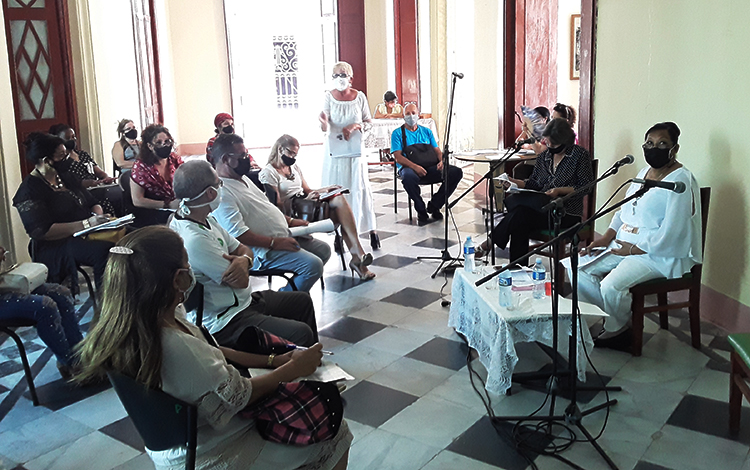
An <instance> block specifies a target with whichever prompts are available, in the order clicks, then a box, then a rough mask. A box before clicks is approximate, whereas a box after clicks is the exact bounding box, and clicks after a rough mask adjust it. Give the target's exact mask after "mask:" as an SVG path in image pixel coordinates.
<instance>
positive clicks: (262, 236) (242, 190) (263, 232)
mask: <svg viewBox="0 0 750 470" xmlns="http://www.w3.org/2000/svg"><path fill="white" fill-rule="evenodd" d="M212 154H213V158H214V164H215V165H216V172H217V173H218V174H219V177H221V179H222V181H223V183H224V189H223V196H222V200H221V204H219V205H218V209H217V210H216V212H214V216H215V217H216V220H218V221H219V224H221V226H222V227H224V229H225V230H226V231H227V232H229V234H230V235H232V236H233V237H235V238H237V239H238V240H239V241H240V242H242V243H243V244H245V245H247V246H250V247H252V248H253V251H254V252H255V263H254V265H253V268H254V269H286V270H289V271H292V272H294V273H295V276H294V277H293V278H292V279H293V282H294V285H295V286H296V287H297V289H299V290H300V291H305V292H307V291H309V290H310V288H312V286H313V285H315V283H316V282H317V281H318V280H319V279H320V278H321V276H323V265H324V264H325V263H326V262H327V261H328V259H329V258H330V257H331V247H330V246H329V245H328V244H327V243H325V242H323V241H321V240H317V239H315V238H313V237H310V236H307V237H297V238H293V237H291V236H289V227H296V226H301V225H307V222H306V221H304V220H300V219H294V218H292V217H288V216H286V215H284V213H283V212H281V210H280V209H279V208H278V207H277V206H276V205H274V204H273V203H271V201H269V200H268V198H267V197H266V195H265V193H263V192H262V191H260V190H259V189H258V188H257V187H256V186H255V185H254V184H252V181H250V180H249V178H248V177H247V176H245V171H244V170H245V169H246V168H247V167H248V165H249V164H250V162H249V160H248V155H247V151H246V150H245V145H244V141H243V140H242V137H240V136H238V135H237V134H224V135H220V136H219V137H217V138H216V141H214V146H213V150H212ZM291 289H292V287H291V286H289V285H287V286H285V287H283V288H282V289H281V290H282V291H288V290H291Z"/></svg>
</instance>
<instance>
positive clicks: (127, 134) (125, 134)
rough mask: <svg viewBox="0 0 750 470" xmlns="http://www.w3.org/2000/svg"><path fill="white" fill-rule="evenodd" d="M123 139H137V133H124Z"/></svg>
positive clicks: (131, 130) (135, 131)
mask: <svg viewBox="0 0 750 470" xmlns="http://www.w3.org/2000/svg"><path fill="white" fill-rule="evenodd" d="M123 135H124V136H125V137H127V138H128V139H130V140H135V138H136V137H138V131H137V130H135V129H130V130H129V131H127V132H126V133H124V134H123Z"/></svg>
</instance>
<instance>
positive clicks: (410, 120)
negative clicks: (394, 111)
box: [404, 114, 419, 127]
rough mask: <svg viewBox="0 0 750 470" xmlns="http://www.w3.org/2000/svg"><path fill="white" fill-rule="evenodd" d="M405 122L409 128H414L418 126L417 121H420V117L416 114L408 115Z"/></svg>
mask: <svg viewBox="0 0 750 470" xmlns="http://www.w3.org/2000/svg"><path fill="white" fill-rule="evenodd" d="M404 121H405V122H406V124H407V125H408V126H409V127H414V126H416V125H417V121H419V116H417V115H416V114H406V115H405V116H404Z"/></svg>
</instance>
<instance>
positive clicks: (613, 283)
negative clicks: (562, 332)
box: [568, 253, 664, 331]
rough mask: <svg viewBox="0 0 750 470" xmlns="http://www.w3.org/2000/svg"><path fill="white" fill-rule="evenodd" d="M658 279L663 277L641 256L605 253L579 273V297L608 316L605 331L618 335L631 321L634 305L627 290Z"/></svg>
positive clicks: (605, 321)
mask: <svg viewBox="0 0 750 470" xmlns="http://www.w3.org/2000/svg"><path fill="white" fill-rule="evenodd" d="M568 274H570V273H568ZM659 277H664V275H663V274H662V273H660V272H659V271H657V270H656V269H654V268H653V267H652V266H650V265H649V264H648V263H647V262H645V259H643V258H642V257H641V256H638V255H633V256H617V255H613V254H611V253H608V254H605V255H603V256H602V257H601V258H600V259H598V260H596V261H594V262H593V263H591V264H589V265H588V266H585V267H583V268H580V269H579V270H578V297H579V298H580V299H581V300H582V301H584V302H588V303H591V304H594V305H596V306H597V307H599V308H600V309H602V310H604V312H605V313H606V314H607V315H609V317H607V318H606V319H605V320H604V329H605V330H606V331H617V330H620V329H621V328H623V327H624V326H625V325H627V323H628V321H630V317H631V303H632V301H633V296H632V295H631V294H630V288H631V287H633V286H634V285H636V284H640V283H641V282H644V281H648V280H649V279H656V278H659Z"/></svg>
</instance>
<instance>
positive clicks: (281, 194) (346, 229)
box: [260, 134, 375, 281]
mask: <svg viewBox="0 0 750 470" xmlns="http://www.w3.org/2000/svg"><path fill="white" fill-rule="evenodd" d="M297 152H299V141H298V140H297V139H295V138H294V137H292V136H291V135H287V134H284V135H282V136H281V137H279V138H278V139H277V140H276V143H274V144H273V147H272V148H271V154H270V155H269V156H268V165H266V167H265V168H263V169H262V170H261V171H260V181H261V183H263V184H264V185H266V187H268V188H271V190H272V191H275V192H276V204H277V205H278V206H279V208H280V209H281V211H282V212H284V213H285V214H286V215H289V216H292V215H293V212H294V201H295V200H296V199H310V200H317V199H319V198H320V195H321V194H322V193H325V192H329V191H333V190H335V189H338V188H340V186H339V185H333V186H328V187H325V188H321V189H311V188H310V186H308V184H307V182H306V181H305V177H304V176H302V172H301V171H300V169H299V167H298V166H297ZM327 201H328V207H329V208H330V211H331V220H333V222H334V223H336V224H339V225H341V229H342V230H341V231H342V235H343V238H344V243H346V246H347V247H348V248H349V252H350V253H351V255H352V260H351V262H350V263H349V269H351V270H352V273H356V274H357V275H358V276H359V278H360V279H362V280H365V281H369V280H370V279H373V278H374V277H375V273H373V272H372V271H369V270H368V269H367V266H368V265H369V264H370V263H372V255H371V254H369V253H365V250H364V248H362V245H361V244H360V243H359V237H358V236H357V225H356V223H355V222H354V214H352V209H351V207H349V203H348V202H346V199H345V198H344V196H343V195H341V194H339V195H337V196H334V197H332V198H330V199H328V200H327Z"/></svg>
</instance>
